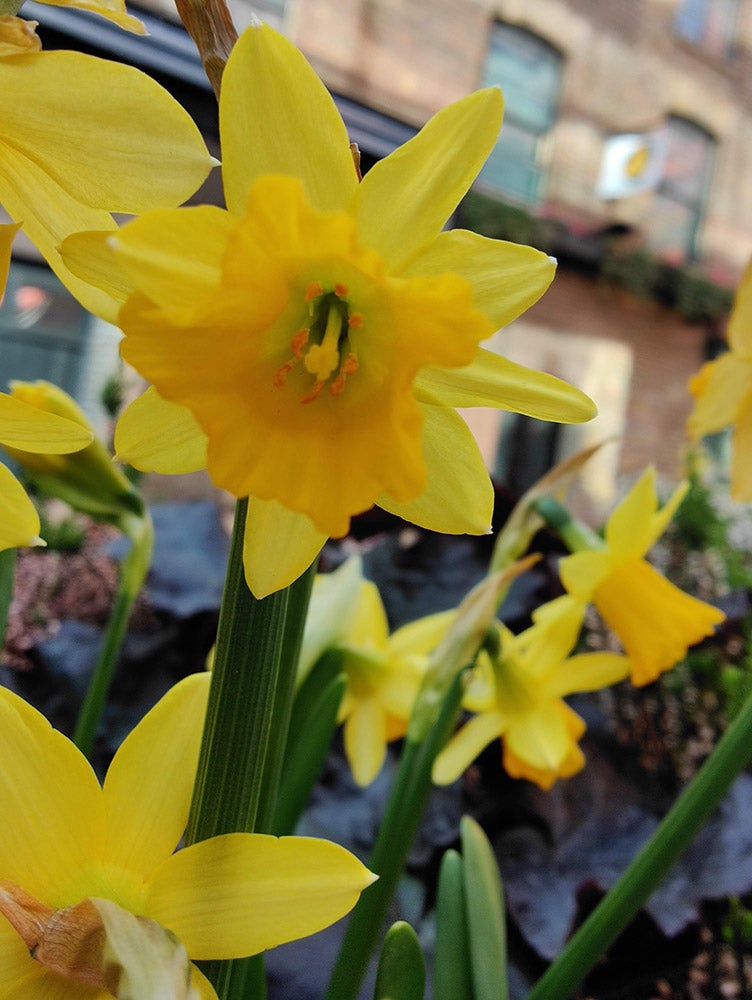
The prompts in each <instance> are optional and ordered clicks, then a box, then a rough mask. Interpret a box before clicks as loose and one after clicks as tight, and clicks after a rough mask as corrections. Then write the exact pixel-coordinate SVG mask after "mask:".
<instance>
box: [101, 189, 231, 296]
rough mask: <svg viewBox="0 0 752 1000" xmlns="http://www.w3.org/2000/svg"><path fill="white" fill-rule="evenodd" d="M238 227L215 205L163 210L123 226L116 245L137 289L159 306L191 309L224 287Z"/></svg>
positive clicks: (113, 241)
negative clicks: (225, 267) (226, 264)
mask: <svg viewBox="0 0 752 1000" xmlns="http://www.w3.org/2000/svg"><path fill="white" fill-rule="evenodd" d="M235 224H236V220H235V219H234V218H233V216H232V215H230V213H229V212H226V211H225V210H224V209H222V208H217V207H215V206H214V205H198V206H193V207H188V208H181V209H164V210H162V211H159V210H157V211H154V212H149V213H148V215H145V216H141V218H138V219H135V220H134V221H133V222H131V223H129V224H128V225H126V226H123V228H122V229H121V230H120V232H119V233H118V234H117V236H113V237H112V238H111V242H112V245H113V246H114V250H115V258H116V260H117V263H118V265H119V266H120V267H122V268H123V270H124V272H125V274H126V275H127V276H128V279H129V280H130V281H131V283H132V285H133V287H136V288H138V290H139V292H141V293H142V294H144V295H147V296H148V297H149V298H150V299H151V300H152V301H153V302H155V303H156V304H157V305H180V306H186V307H189V308H190V307H191V306H192V305H194V304H196V303H198V302H201V301H202V300H203V299H204V298H205V297H206V296H207V295H208V294H210V293H211V292H212V291H213V290H214V289H215V288H216V286H217V284H218V283H219V280H220V273H221V264H222V257H223V255H224V253H225V252H226V250H227V240H228V237H229V235H230V232H231V231H232V228H233V226H234V225H235Z"/></svg>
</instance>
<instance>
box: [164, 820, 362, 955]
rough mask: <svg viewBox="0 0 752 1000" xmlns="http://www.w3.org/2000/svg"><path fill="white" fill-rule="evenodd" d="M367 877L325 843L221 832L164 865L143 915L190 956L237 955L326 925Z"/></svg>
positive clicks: (344, 910) (343, 909) (346, 905)
mask: <svg viewBox="0 0 752 1000" xmlns="http://www.w3.org/2000/svg"><path fill="white" fill-rule="evenodd" d="M373 879H374V876H373V875H372V874H371V873H370V872H369V871H368V869H367V868H365V867H364V866H363V865H362V864H361V863H360V862H359V861H358V859H357V858H355V857H354V856H353V855H352V854H350V853H349V852H348V851H346V850H345V849H344V848H342V847H339V846H337V845H336V844H332V843H329V841H325V840H313V839H311V838H308V837H282V838H280V839H277V838H276V837H267V836H263V835H261V834H244V833H234V834H227V835H225V836H222V837H213V838H212V839H211V840H204V841H202V842H201V843H198V844H193V845H192V846H191V847H187V848H185V849H184V850H182V851H178V853H177V854H174V855H173V856H172V857H171V858H169V859H168V860H167V861H166V862H165V863H164V865H163V866H162V868H161V869H160V870H159V871H158V872H157V873H156V875H155V878H154V882H153V884H152V887H151V890H150V892H149V895H148V899H147V904H146V916H148V917H151V918H152V919H153V920H156V921H157V922H158V923H160V924H162V925H163V926H164V927H167V928H169V929H170V930H171V931H172V932H173V933H174V934H175V935H176V936H177V937H178V938H179V939H180V940H181V941H182V942H183V944H184V945H185V947H186V950H187V952H188V954H189V955H190V956H191V958H193V959H197V960H201V959H212V958H217V959H226V958H241V957H243V956H247V955H255V954H257V953H258V952H261V951H265V950H266V949H267V948H273V947H275V946H276V945H278V944H282V943H284V942H285V941H293V940H295V939H296V938H300V937H305V936H306V935H308V934H313V933H314V932H315V931H318V930H321V929H322V928H324V927H328V926H329V924H332V923H334V921H335V920H339V918H340V917H343V916H344V915H345V914H346V913H347V912H348V911H349V910H351V909H352V907H353V906H354V905H355V903H356V902H357V900H358V896H359V895H360V893H361V891H362V890H363V889H365V888H366V886H368V885H370V884H371V882H372V881H373Z"/></svg>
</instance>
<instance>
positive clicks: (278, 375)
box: [274, 361, 295, 389]
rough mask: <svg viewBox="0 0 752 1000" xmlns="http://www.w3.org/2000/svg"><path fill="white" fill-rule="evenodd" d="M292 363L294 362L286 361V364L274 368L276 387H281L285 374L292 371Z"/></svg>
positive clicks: (285, 378)
mask: <svg viewBox="0 0 752 1000" xmlns="http://www.w3.org/2000/svg"><path fill="white" fill-rule="evenodd" d="M294 364H295V362H294V361H288V362H287V364H286V365H282V367H281V368H278V369H277V370H276V372H275V373H274V385H275V386H276V388H277V389H281V388H282V386H283V385H284V384H285V382H286V381H287V376H288V375H289V374H290V372H291V371H292V369H293V365H294Z"/></svg>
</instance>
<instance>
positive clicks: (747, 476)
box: [730, 391, 752, 503]
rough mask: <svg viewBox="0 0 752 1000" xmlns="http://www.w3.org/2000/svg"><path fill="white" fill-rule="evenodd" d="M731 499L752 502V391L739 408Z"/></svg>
mask: <svg viewBox="0 0 752 1000" xmlns="http://www.w3.org/2000/svg"><path fill="white" fill-rule="evenodd" d="M730 490H731V497H732V499H734V500H736V501H741V502H744V503H747V502H749V501H750V500H752V391H751V392H750V393H749V394H748V395H747V396H746V397H745V399H744V400H743V402H742V404H741V406H740V407H739V416H738V418H737V421H736V427H735V428H734V433H733V437H732V458H731V486H730Z"/></svg>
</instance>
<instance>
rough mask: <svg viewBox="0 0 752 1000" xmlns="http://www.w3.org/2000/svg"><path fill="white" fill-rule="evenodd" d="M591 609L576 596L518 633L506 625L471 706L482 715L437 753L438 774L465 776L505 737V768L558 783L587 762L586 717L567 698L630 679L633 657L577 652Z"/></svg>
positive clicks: (476, 680) (477, 679)
mask: <svg viewBox="0 0 752 1000" xmlns="http://www.w3.org/2000/svg"><path fill="white" fill-rule="evenodd" d="M582 613H583V607H582V605H580V604H579V603H578V602H576V601H573V600H572V599H571V598H569V597H564V598H559V599H558V600H557V601H553V602H551V603H550V604H548V605H544V606H543V607H542V608H541V609H539V611H538V613H537V614H536V615H535V616H534V618H535V620H534V624H533V625H532V626H531V627H530V628H528V629H526V630H525V631H524V632H521V633H520V634H519V635H513V634H512V633H511V632H510V631H509V629H508V628H506V626H504V625H502V624H501V623H498V624H497V625H496V626H495V628H496V633H497V637H498V653H495V654H493V655H491V654H490V653H489V652H488V651H487V650H484V651H482V652H481V654H480V657H479V662H478V666H477V667H476V669H475V671H474V675H473V678H472V680H471V682H470V684H469V686H468V690H467V692H466V694H465V698H464V701H463V704H464V706H465V708H467V709H468V710H469V711H471V712H474V713H476V714H474V716H473V717H472V718H471V719H470V721H469V722H466V723H465V724H464V725H463V726H462V727H461V728H460V729H459V730H458V731H457V732H456V733H455V734H454V736H452V738H451V739H450V740H449V742H448V743H447V745H446V746H445V748H444V749H443V750H442V751H441V753H440V754H439V756H438V757H437V758H436V762H435V764H434V769H433V780H434V781H435V782H436V783H437V784H440V785H444V784H448V783H449V782H451V781H454V780H455V779H456V778H458V777H459V776H460V775H461V774H462V772H463V771H464V770H465V769H466V768H467V767H469V765H470V764H472V762H473V761H474V760H475V758H476V757H477V756H478V754H479V753H480V752H481V750H483V749H484V748H485V747H487V746H488V745H489V744H490V743H491V742H492V741H493V740H495V739H497V738H499V737H501V741H502V744H503V762H504V768H505V770H506V771H507V772H508V773H509V774H510V775H511V776H512V777H513V778H526V779H527V780H528V781H534V782H535V783H536V784H537V785H540V787H541V788H550V787H551V785H553V783H554V782H555V781H556V779H557V778H568V777H569V776H570V775H572V774H575V773H576V772H577V771H579V770H580V769H581V768H582V766H583V764H584V763H585V758H584V756H583V753H582V751H581V750H580V747H579V746H578V740H579V739H580V737H581V736H582V734H583V733H584V732H585V723H584V722H583V721H582V719H581V718H580V717H579V715H577V713H576V712H574V711H573V710H572V709H571V708H570V707H569V706H568V705H567V704H566V703H565V702H564V701H563V700H562V699H563V698H564V697H565V696H566V695H569V694H574V693H576V692H580V691H596V690H598V689H599V688H602V687H606V686H607V685H609V684H614V683H616V682H617V681H620V680H623V678H624V677H626V676H627V674H628V673H629V661H628V660H627V659H626V658H625V657H624V656H619V655H618V654H616V653H583V654H581V655H577V656H569V653H570V651H571V650H572V647H573V646H574V644H575V642H576V640H577V635H578V633H579V629H580V625H581V623H582Z"/></svg>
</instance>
